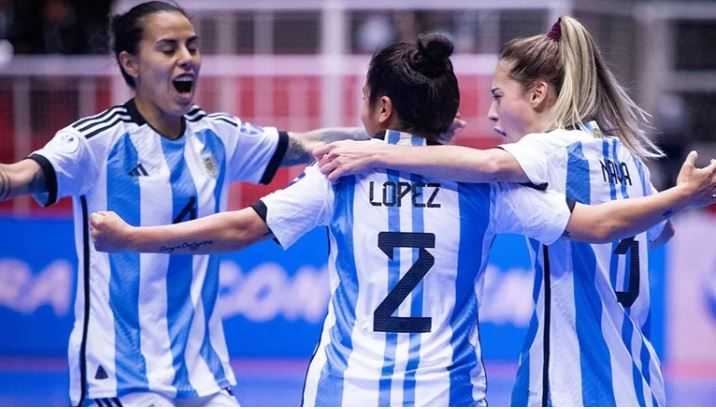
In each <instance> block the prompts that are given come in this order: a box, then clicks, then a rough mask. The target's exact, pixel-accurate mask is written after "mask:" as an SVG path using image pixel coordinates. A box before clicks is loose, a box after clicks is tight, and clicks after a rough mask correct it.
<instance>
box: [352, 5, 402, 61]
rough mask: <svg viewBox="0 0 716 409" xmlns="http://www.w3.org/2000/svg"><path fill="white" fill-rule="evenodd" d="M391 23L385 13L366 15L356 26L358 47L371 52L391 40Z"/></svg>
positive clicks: (365, 51)
mask: <svg viewBox="0 0 716 409" xmlns="http://www.w3.org/2000/svg"><path fill="white" fill-rule="evenodd" d="M394 36H395V33H394V32H393V24H392V22H391V20H390V17H389V16H387V15H385V14H373V15H370V16H368V17H367V18H366V19H365V20H364V21H363V23H362V24H361V25H360V27H359V28H358V49H359V50H360V51H361V52H364V53H369V54H372V53H374V52H375V51H377V50H379V49H381V48H383V47H385V46H386V45H387V44H388V43H390V42H391V41H392V40H393V37H394Z"/></svg>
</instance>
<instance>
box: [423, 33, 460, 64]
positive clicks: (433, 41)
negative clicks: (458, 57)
mask: <svg viewBox="0 0 716 409" xmlns="http://www.w3.org/2000/svg"><path fill="white" fill-rule="evenodd" d="M454 49H455V46H454V45H453V43H452V41H450V38H449V37H448V36H447V35H445V34H441V33H429V34H421V35H419V36H418V52H420V53H421V54H423V55H424V56H425V57H426V58H427V59H429V60H432V61H435V62H443V61H445V60H447V59H448V58H450V56H451V55H452V52H453V50H454Z"/></svg>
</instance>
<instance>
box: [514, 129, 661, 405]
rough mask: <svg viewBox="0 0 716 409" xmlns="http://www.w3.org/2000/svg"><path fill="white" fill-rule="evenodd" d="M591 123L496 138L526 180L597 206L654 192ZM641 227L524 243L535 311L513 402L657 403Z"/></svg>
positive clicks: (629, 158) (636, 165) (640, 167)
mask: <svg viewBox="0 0 716 409" xmlns="http://www.w3.org/2000/svg"><path fill="white" fill-rule="evenodd" d="M595 134H597V136H602V135H601V134H600V131H599V129H598V128H596V125H595V124H592V125H591V128H586V127H585V129H584V130H556V131H552V132H549V133H546V134H533V135H527V136H525V137H524V138H523V139H522V140H521V141H519V142H517V143H514V144H508V145H503V146H502V147H503V148H504V149H505V150H507V151H508V152H510V153H511V154H512V155H514V157H515V158H516V159H517V161H518V162H519V163H520V165H521V166H522V168H523V169H524V171H525V173H526V174H527V176H528V177H529V179H530V181H531V182H532V183H535V184H545V183H546V184H548V185H549V187H550V188H552V189H555V190H556V191H559V192H564V193H565V194H566V196H567V197H568V198H570V199H572V200H575V201H577V202H579V203H584V204H596V203H602V202H606V201H610V200H615V199H621V198H629V197H641V196H647V195H650V194H652V193H653V192H654V188H653V187H652V185H651V183H650V181H649V170H648V168H647V167H646V166H645V165H644V164H643V163H642V161H641V160H640V159H639V158H638V157H637V156H635V155H633V154H631V153H630V151H629V150H628V149H627V148H626V147H625V146H624V145H623V144H622V143H621V142H620V141H619V139H618V138H615V137H597V136H595ZM663 226H664V223H661V224H659V225H657V226H655V227H653V228H652V229H650V230H649V231H648V232H646V233H642V234H638V235H636V236H635V237H632V238H628V239H625V240H621V241H615V242H613V243H608V244H588V243H584V242H577V241H572V240H569V239H567V238H562V239H560V240H558V241H557V242H556V243H553V244H551V245H549V246H546V247H545V246H543V245H541V244H540V243H538V242H535V241H531V243H530V246H529V247H530V249H531V251H532V254H533V256H534V257H535V258H536V263H535V273H536V274H535V286H534V290H533V298H534V302H535V305H536V307H535V312H534V314H533V316H532V320H531V322H530V326H529V330H528V333H527V339H526V341H525V347H524V349H523V351H522V354H521V356H520V364H519V369H518V372H517V379H516V382H515V386H514V389H513V394H512V404H513V405H518V406H524V405H536V406H540V405H542V406H546V405H555V406H564V405H566V406H605V405H606V406H615V405H616V406H644V405H659V406H661V405H664V403H665V400H664V381H663V378H662V374H661V369H660V363H659V357H658V356H657V355H656V353H655V351H654V348H653V346H652V344H651V342H649V273H648V246H649V243H648V242H649V241H650V240H654V239H656V238H657V236H658V235H659V234H661V231H662V230H663Z"/></svg>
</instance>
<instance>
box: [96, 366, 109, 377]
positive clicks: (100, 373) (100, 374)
mask: <svg viewBox="0 0 716 409" xmlns="http://www.w3.org/2000/svg"><path fill="white" fill-rule="evenodd" d="M94 378H95V379H100V380H101V379H107V378H109V376H108V375H107V371H105V370H104V368H103V367H102V365H100V366H99V367H98V368H97V372H95V374H94Z"/></svg>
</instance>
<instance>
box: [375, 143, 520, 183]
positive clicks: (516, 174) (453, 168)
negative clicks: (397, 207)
mask: <svg viewBox="0 0 716 409" xmlns="http://www.w3.org/2000/svg"><path fill="white" fill-rule="evenodd" d="M374 167H376V168H389V169H397V170H401V171H405V172H411V173H418V174H421V175H425V176H429V177H434V178H441V179H449V180H456V181H458V182H468V183H483V182H498V181H499V182H515V183H521V182H528V181H529V180H528V179H527V176H526V175H525V174H524V172H523V171H522V168H521V167H520V166H519V163H518V162H517V161H516V160H515V159H514V158H513V157H512V155H510V154H509V153H507V152H505V151H502V150H498V149H488V150H480V149H472V148H466V147H463V146H447V145H445V146H428V147H425V148H418V147H407V146H399V147H389V148H386V149H384V150H383V151H381V152H377V153H376V155H375V160H374Z"/></svg>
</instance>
